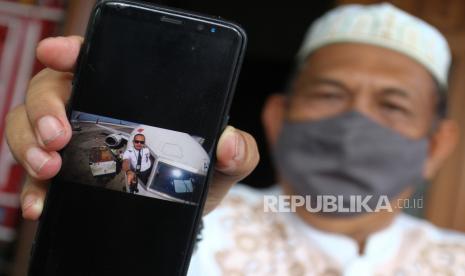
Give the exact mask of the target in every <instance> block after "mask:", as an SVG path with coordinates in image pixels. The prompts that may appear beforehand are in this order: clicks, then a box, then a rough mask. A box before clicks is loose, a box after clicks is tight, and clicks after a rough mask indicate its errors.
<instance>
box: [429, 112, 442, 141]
mask: <svg viewBox="0 0 465 276" xmlns="http://www.w3.org/2000/svg"><path fill="white" fill-rule="evenodd" d="M441 121H442V119H441V118H439V117H438V116H435V117H434V121H433V124H432V126H431V127H430V128H429V130H428V133H427V134H426V138H427V139H428V140H431V139H432V138H433V135H434V134H435V133H436V132H437V131H438V129H439V125H440V124H441Z"/></svg>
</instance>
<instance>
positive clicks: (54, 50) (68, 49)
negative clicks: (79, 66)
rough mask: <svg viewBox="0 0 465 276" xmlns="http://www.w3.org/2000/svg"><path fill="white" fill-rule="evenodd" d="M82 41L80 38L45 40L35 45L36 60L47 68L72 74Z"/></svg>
mask: <svg viewBox="0 0 465 276" xmlns="http://www.w3.org/2000/svg"><path fill="white" fill-rule="evenodd" d="M83 40H84V39H83V38H82V37H80V36H68V37H50V38H46V39H44V40H42V41H41V42H39V44H38V45H37V48H36V55H37V58H38V59H39V61H40V62H41V63H42V64H44V65H45V66H46V67H48V68H51V69H53V70H57V71H61V72H72V71H73V70H74V67H75V64H76V60H77V58H78V56H79V50H80V48H81V45H82V42H83Z"/></svg>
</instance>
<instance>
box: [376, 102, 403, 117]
mask: <svg viewBox="0 0 465 276" xmlns="http://www.w3.org/2000/svg"><path fill="white" fill-rule="evenodd" d="M382 107H383V108H384V109H385V110H387V111H389V112H399V113H402V114H404V115H408V114H409V113H410V112H409V111H408V110H407V109H406V108H405V107H403V106H401V105H399V104H395V103H391V102H383V103H382Z"/></svg>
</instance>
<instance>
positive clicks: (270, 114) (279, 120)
mask: <svg viewBox="0 0 465 276" xmlns="http://www.w3.org/2000/svg"><path fill="white" fill-rule="evenodd" d="M285 112H286V96H285V95H284V94H272V95H271V96H269V97H268V99H267V100H266V101H265V105H264V108H263V111H262V123H263V126H264V128H265V134H266V138H267V141H268V145H269V146H270V147H273V146H274V144H275V143H276V140H277V138H278V135H279V132H280V131H281V126H282V124H283V121H284V118H285V116H286V114H285Z"/></svg>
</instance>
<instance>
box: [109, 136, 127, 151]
mask: <svg viewBox="0 0 465 276" xmlns="http://www.w3.org/2000/svg"><path fill="white" fill-rule="evenodd" d="M124 142H126V140H125V139H124V138H123V136H122V135H119V134H110V135H108V136H107V137H106V138H105V144H106V145H107V146H108V147H110V148H117V147H120V146H122V145H123V144H124Z"/></svg>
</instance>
